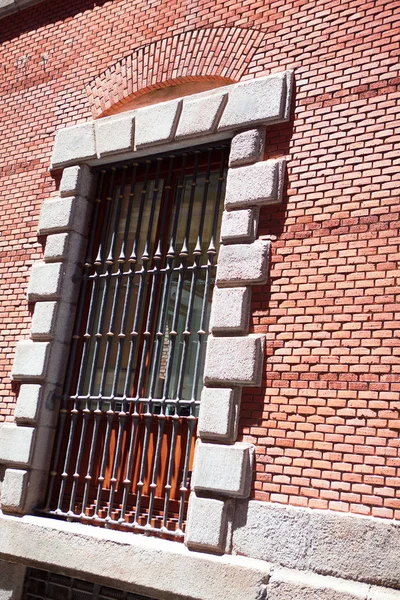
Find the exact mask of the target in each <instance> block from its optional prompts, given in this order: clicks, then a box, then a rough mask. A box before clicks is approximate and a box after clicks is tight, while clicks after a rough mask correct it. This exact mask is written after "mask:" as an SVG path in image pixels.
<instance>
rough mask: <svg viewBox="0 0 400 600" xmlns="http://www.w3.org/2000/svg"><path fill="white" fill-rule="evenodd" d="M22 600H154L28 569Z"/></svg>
mask: <svg viewBox="0 0 400 600" xmlns="http://www.w3.org/2000/svg"><path fill="white" fill-rule="evenodd" d="M22 600H154V599H152V598H147V597H145V596H139V595H138V594H133V593H131V592H123V591H121V590H117V589H113V588H109V587H105V586H103V585H99V584H96V583H89V582H88V581H83V580H81V579H75V578H72V577H66V576H65V575H59V574H57V573H50V572H48V571H40V570H39V569H31V568H28V569H27V572H26V577H25V583H24V591H23V595H22Z"/></svg>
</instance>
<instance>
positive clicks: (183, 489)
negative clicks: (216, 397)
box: [178, 416, 197, 531]
mask: <svg viewBox="0 0 400 600" xmlns="http://www.w3.org/2000/svg"><path fill="white" fill-rule="evenodd" d="M185 420H186V422H187V427H188V436H187V440H186V452H185V463H184V467H183V474H182V482H181V486H180V488H179V495H180V499H179V516H178V530H180V531H182V527H183V518H184V514H185V499H186V494H187V492H188V490H189V488H188V485H187V479H188V473H189V461H190V452H191V448H192V443H193V433H194V428H195V427H196V422H197V419H196V418H195V417H193V416H190V417H187V418H186V419H185Z"/></svg>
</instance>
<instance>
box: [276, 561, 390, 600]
mask: <svg viewBox="0 0 400 600" xmlns="http://www.w3.org/2000/svg"><path fill="white" fill-rule="evenodd" d="M369 588H370V586H369V585H368V584H366V583H360V582H359V581H346V580H345V579H339V578H338V577H330V576H324V575H319V574H317V573H312V572H310V571H308V572H307V571H306V572H305V571H299V570H297V569H296V570H295V569H293V570H292V569H285V568H282V567H279V566H277V567H275V568H274V571H273V574H272V577H271V580H270V581H269V583H268V588H267V589H268V596H267V597H268V600H286V599H292V598H293V599H296V600H310V599H313V600H314V599H315V600H367V598H369V595H368V592H369ZM379 600H384V597H383V596H382V597H381V596H380V597H379Z"/></svg>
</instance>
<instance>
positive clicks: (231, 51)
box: [86, 27, 265, 118]
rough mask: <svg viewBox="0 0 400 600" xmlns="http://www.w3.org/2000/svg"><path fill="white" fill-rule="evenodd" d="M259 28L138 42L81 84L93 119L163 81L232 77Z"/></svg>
mask: <svg viewBox="0 0 400 600" xmlns="http://www.w3.org/2000/svg"><path fill="white" fill-rule="evenodd" d="M264 36H265V32H263V31H260V30H256V29H248V28H242V27H217V28H208V29H193V30H191V31H186V32H183V33H180V34H177V35H171V36H169V37H165V38H162V39H160V40H157V41H155V42H152V43H150V44H146V45H144V46H140V47H139V48H137V49H136V50H135V51H134V52H133V53H132V54H130V55H129V56H126V57H124V58H122V59H121V60H119V61H118V62H117V63H115V64H114V65H112V66H111V67H109V68H108V69H107V70H106V71H104V72H103V73H102V74H101V75H99V76H98V77H96V78H95V79H94V80H92V81H91V82H90V83H89V84H88V85H87V86H86V92H87V94H88V99H89V105H90V108H91V111H92V114H93V117H94V118H96V117H99V116H100V115H103V114H104V113H107V112H109V111H110V109H111V108H114V107H115V106H118V105H122V104H124V103H125V102H127V101H129V100H131V99H132V98H133V97H135V96H138V95H140V94H143V93H145V92H147V91H152V90H155V89H158V88H162V87H166V86H168V85H176V84H178V83H182V82H186V81H199V80H201V79H204V78H208V79H210V80H214V81H221V80H223V81H237V80H239V79H240V78H241V77H242V76H243V74H244V73H245V72H246V70H247V68H248V65H249V64H250V63H251V60H252V58H253V56H254V54H255V53H256V52H257V51H259V50H260V47H261V45H262V42H263V38H264Z"/></svg>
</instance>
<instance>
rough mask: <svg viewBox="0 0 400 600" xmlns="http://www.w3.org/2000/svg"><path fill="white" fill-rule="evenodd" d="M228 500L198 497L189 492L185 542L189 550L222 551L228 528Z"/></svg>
mask: <svg viewBox="0 0 400 600" xmlns="http://www.w3.org/2000/svg"><path fill="white" fill-rule="evenodd" d="M231 504H232V503H231V501H230V500H216V499H214V498H200V497H199V496H196V494H191V496H190V501H189V511H188V520H187V526H186V536H185V543H186V545H187V547H188V548H190V549H191V550H200V551H205V552H217V553H221V554H222V553H223V552H224V549H225V542H226V534H227V529H228V515H229V513H230V512H232V506H231Z"/></svg>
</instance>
